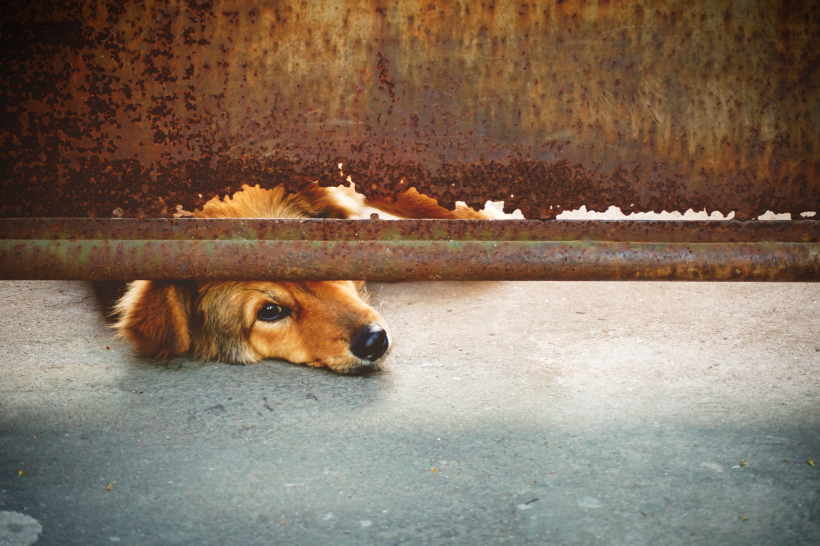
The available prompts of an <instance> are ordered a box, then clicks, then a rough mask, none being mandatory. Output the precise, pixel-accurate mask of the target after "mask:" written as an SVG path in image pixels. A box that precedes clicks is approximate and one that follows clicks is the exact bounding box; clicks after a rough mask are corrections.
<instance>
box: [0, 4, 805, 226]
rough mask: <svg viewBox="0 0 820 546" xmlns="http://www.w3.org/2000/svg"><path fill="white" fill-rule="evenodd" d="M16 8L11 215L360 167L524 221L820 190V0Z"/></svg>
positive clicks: (155, 202)
mask: <svg viewBox="0 0 820 546" xmlns="http://www.w3.org/2000/svg"><path fill="white" fill-rule="evenodd" d="M0 22H1V24H2V26H1V27H0V78H2V81H3V85H2V88H1V89H0V104H2V109H0V167H2V168H1V169H0V173H2V174H0V176H2V178H3V180H2V199H1V200H0V215H2V216H4V217H19V216H29V217H30V216H98V217H109V216H111V213H112V211H113V210H114V209H116V208H121V209H122V210H123V212H124V214H125V215H126V216H161V215H167V214H168V210H169V209H173V208H174V207H175V206H176V205H183V206H184V207H185V208H186V209H189V210H190V209H191V208H193V207H195V206H199V205H201V204H202V203H203V202H204V201H205V200H207V199H209V198H210V197H213V196H214V195H217V194H226V193H232V192H233V191H235V190H237V189H239V187H240V185H241V184H242V183H248V182H250V183H260V184H261V185H262V186H263V187H272V186H275V185H278V184H285V185H288V186H289V187H290V188H291V189H296V188H297V187H298V186H299V185H300V184H302V183H304V182H306V181H313V180H318V181H319V182H320V183H321V184H324V185H329V184H337V183H339V182H340V181H343V180H344V179H345V178H346V177H347V176H348V175H350V176H352V178H353V180H354V181H355V182H357V188H358V189H359V190H360V191H362V192H364V193H366V194H367V195H369V196H374V197H375V196H384V195H392V194H394V193H396V192H398V191H401V190H403V189H404V188H407V187H409V186H415V187H417V188H418V189H419V190H420V191H421V192H422V193H426V194H428V195H431V196H433V197H435V198H437V199H438V200H439V201H440V203H441V204H443V205H445V206H452V204H453V202H454V201H455V200H456V199H462V200H465V201H467V202H468V203H469V204H471V205H480V204H483V202H484V201H485V200H487V199H493V200H502V199H503V200H504V201H505V202H506V208H507V210H513V209H514V208H521V209H522V211H523V212H524V214H525V216H527V217H528V218H553V217H554V216H555V215H556V214H558V213H560V212H561V211H562V210H567V209H575V208H578V207H579V206H580V205H586V206H587V208H588V209H589V210H604V209H606V207H608V206H609V205H615V206H619V207H620V208H621V209H622V210H623V211H624V212H629V211H647V210H655V211H660V210H669V211H672V210H679V211H683V210H686V209H687V208H693V209H695V210H702V209H708V210H710V211H711V210H719V211H722V212H724V213H728V212H730V211H735V212H736V218H737V219H741V220H744V219H749V218H753V217H755V216H756V215H759V214H762V213H763V212H765V211H766V210H774V211H776V212H791V213H792V215H793V216H795V215H797V214H799V213H801V212H803V211H812V210H817V209H818V208H820V207H818V204H820V188H819V187H818V175H819V174H820V153H818V152H820V150H819V149H818V148H819V147H820V134H819V131H820V129H818V127H820V122H819V120H820V93H819V91H818V86H819V85H820V48H818V47H817V44H818V43H820V3H818V2H817V1H809V2H794V1H790V0H781V1H771V0H750V1H748V2H733V1H730V0H716V1H714V2H680V3H671V2H670V3H659V2H652V1H649V0H642V1H635V2H632V1H630V2H626V1H617V0H614V1H606V0H583V1H582V0H565V1H556V2H526V1H524V2H522V1H521V0H516V1H499V2H483V3H477V2H467V1H464V2H457V1H452V2H451V1H447V2H443V1H438V2H435V1H432V2H431V1H429V0H425V1H424V2H415V1H402V2H385V1H381V0H367V1H366V0H347V1H342V0H319V1H315V2H306V1H296V0H282V1H276V2H264V1H260V2H244V1H237V0H213V1H208V0H205V1H202V2H197V1H194V0H190V1H172V2H150V1H149V2H146V1H142V0H77V1H74V2H57V3H52V2H43V1H37V0H35V1H30V2H19V1H14V2H11V5H7V6H5V7H3V8H2V11H0ZM340 163H341V164H342V169H341V170H340V169H339V168H338V164H340Z"/></svg>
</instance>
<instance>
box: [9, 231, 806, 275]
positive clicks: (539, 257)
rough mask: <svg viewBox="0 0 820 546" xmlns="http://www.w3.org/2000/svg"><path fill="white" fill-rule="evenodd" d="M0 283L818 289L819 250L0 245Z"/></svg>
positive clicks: (439, 244) (483, 244)
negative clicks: (768, 284)
mask: <svg viewBox="0 0 820 546" xmlns="http://www.w3.org/2000/svg"><path fill="white" fill-rule="evenodd" d="M0 279H85V280H130V279H195V280H259V279H265V280H332V279H356V280H373V281H408V280H513V279H515V280H688V281H694V280H708V281H818V280H820V244H816V243H772V242H764V243H643V242H640V243H632V242H591V241H583V242H581V241H576V242H554V241H534V242H520V241H497V242H492V241H259V240H254V241H242V240H227V241H181V240H175V241H161V240H116V241H112V240H49V241H45V240H2V241H0Z"/></svg>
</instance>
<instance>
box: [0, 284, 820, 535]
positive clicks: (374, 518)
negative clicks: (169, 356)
mask: <svg viewBox="0 0 820 546" xmlns="http://www.w3.org/2000/svg"><path fill="white" fill-rule="evenodd" d="M369 286H370V293H371V298H372V299H371V303H372V304H374V305H375V306H376V307H377V308H380V309H381V312H382V314H383V315H384V316H385V318H386V319H387V321H388V323H389V324H390V327H391V330H392V335H393V340H394V346H393V348H392V350H391V352H390V354H389V355H388V357H387V360H386V364H385V368H386V371H385V372H383V373H381V374H378V375H374V376H370V377H366V378H352V377H341V376H337V375H334V374H330V373H327V372H325V371H320V370H313V369H308V368H305V367H299V366H293V365H289V364H286V363H282V362H275V361H269V362H264V363H260V364H257V365H253V366H244V367H243V366H227V365H223V364H202V363H198V362H192V361H189V360H186V359H175V360H173V361H171V362H170V363H168V364H164V363H158V362H155V361H151V360H149V359H143V358H140V357H137V356H135V355H134V354H133V352H132V350H131V348H130V347H129V346H127V345H126V344H124V343H123V342H121V341H118V340H114V339H112V338H111V337H110V336H111V332H110V330H108V329H107V326H106V324H105V322H104V320H103V317H102V315H101V310H100V308H99V305H98V303H97V302H96V300H95V299H94V298H93V297H91V290H90V287H89V286H88V285H86V284H84V283H73V282H3V283H0V305H2V313H0V377H2V382H0V390H1V392H0V516H2V517H0V527H3V525H5V526H6V527H3V528H0V537H10V538H3V540H5V541H7V542H8V544H9V545H13V546H20V545H21V544H28V543H30V542H25V540H28V539H25V537H26V536H32V535H31V534H32V533H33V532H35V531H36V533H37V534H38V540H37V542H36V544H37V545H74V544H77V545H80V544H82V545H94V544H112V543H117V544H140V545H145V544H163V545H165V544H213V545H224V544H242V545H255V544H260V545H261V544H351V545H360V544H496V543H511V544H567V545H572V544H579V545H581V544H615V545H617V544H624V545H640V544H646V545H653V544H659V543H662V544H718V543H719V544H738V545H744V546H746V545H750V544H775V543H776V544H817V543H820V499H818V494H819V493H818V492H820V487H819V486H820V480H819V479H818V471H820V467H814V466H811V465H810V464H808V461H809V460H814V459H817V460H820V427H818V424H819V423H820V419H818V402H820V338H818V331H820V325H819V323H818V311H819V310H820V288H819V287H817V286H816V285H809V284H711V283H571V282H564V283H558V282H556V283H550V282H539V283H524V282H500V283H407V284H371V285H369ZM106 346H108V347H110V348H109V349H107V348H106ZM4 514H11V515H4ZM14 514H18V515H14ZM4 518H5V519H4ZM18 520H19V521H24V522H27V523H26V525H22V524H19V523H14V522H17V521H18ZM4 522H5V523H4ZM15 526H16V527H15ZM38 526H41V530H40V527H38ZM32 530H34V531H32ZM15 533H16V534H15ZM15 537H16V538H15ZM18 539H19V540H18ZM15 540H18V542H16V543H15V542H14V541H15ZM3 544H6V542H3Z"/></svg>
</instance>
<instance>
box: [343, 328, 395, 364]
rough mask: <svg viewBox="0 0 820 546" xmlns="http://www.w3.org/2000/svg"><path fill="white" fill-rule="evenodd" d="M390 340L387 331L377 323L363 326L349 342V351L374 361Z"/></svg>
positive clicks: (385, 348) (378, 357)
mask: <svg viewBox="0 0 820 546" xmlns="http://www.w3.org/2000/svg"><path fill="white" fill-rule="evenodd" d="M389 346H390V342H389V341H388V340H387V332H385V331H384V328H382V327H381V326H379V325H378V324H368V325H367V326H363V327H362V328H361V329H360V330H359V331H358V332H356V335H355V336H353V340H352V341H351V342H350V352H351V353H353V354H354V355H356V356H357V357H359V358H361V359H362V360H369V361H370V362H374V361H376V360H378V359H380V358H381V357H382V355H384V353H386V352H387V347H389Z"/></svg>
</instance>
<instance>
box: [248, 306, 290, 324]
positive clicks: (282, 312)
mask: <svg viewBox="0 0 820 546" xmlns="http://www.w3.org/2000/svg"><path fill="white" fill-rule="evenodd" d="M289 314H290V309H288V308H287V307H282V306H281V305H276V304H275V303H266V304H265V305H263V306H262V309H260V310H259V312H258V313H256V318H258V319H259V320H264V321H266V322H273V321H276V320H281V319H283V318H285V317H286V316H288V315H289Z"/></svg>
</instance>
